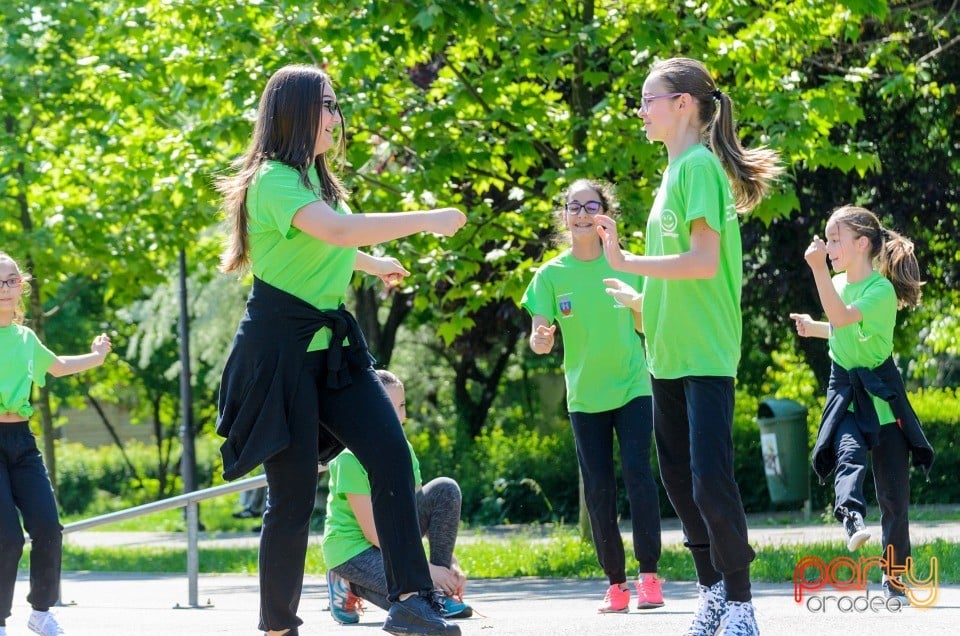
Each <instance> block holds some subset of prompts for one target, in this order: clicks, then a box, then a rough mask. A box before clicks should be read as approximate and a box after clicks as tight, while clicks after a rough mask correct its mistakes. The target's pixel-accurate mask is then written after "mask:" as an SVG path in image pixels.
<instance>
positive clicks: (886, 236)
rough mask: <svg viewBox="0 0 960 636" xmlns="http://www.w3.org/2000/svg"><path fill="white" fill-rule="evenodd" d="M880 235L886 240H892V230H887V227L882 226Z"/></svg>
mask: <svg viewBox="0 0 960 636" xmlns="http://www.w3.org/2000/svg"><path fill="white" fill-rule="evenodd" d="M880 237H881V238H882V239H883V240H884V241H889V240H890V232H888V231H887V228H885V227H882V228H880Z"/></svg>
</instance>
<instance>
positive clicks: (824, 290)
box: [803, 236, 863, 329]
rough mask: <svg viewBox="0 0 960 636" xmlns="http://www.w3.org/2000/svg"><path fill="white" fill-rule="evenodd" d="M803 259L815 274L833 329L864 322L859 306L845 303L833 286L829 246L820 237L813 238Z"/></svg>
mask: <svg viewBox="0 0 960 636" xmlns="http://www.w3.org/2000/svg"><path fill="white" fill-rule="evenodd" d="M803 258H804V259H805V260H806V261H807V265H809V266H810V271H812V272H813V280H814V282H816V284H817V294H818V295H819V296H820V304H821V305H823V313H825V314H826V315H827V320H829V321H830V324H832V325H833V328H834V329H837V328H839V327H846V326H847V325H852V324H855V323H858V322H860V321H861V320H863V313H862V312H861V311H860V310H859V309H858V308H857V306H856V305H847V304H846V303H844V302H843V299H842V298H840V294H839V293H837V290H836V288H835V287H834V286H833V281H832V280H831V279H830V270H829V269H828V268H827V246H826V244H825V243H824V242H823V241H822V240H820V237H819V236H814V237H813V241H812V242H811V243H810V246H809V247H807V251H806V252H805V253H804V255H803Z"/></svg>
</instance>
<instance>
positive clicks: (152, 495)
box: [56, 435, 222, 515]
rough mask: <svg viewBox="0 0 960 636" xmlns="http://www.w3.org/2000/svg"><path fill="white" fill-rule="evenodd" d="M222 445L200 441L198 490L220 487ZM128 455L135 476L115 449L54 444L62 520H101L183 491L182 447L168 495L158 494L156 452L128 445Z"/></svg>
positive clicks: (206, 438) (146, 446) (137, 444)
mask: <svg viewBox="0 0 960 636" xmlns="http://www.w3.org/2000/svg"><path fill="white" fill-rule="evenodd" d="M219 443H220V442H219V439H218V438H215V437H214V436H212V435H208V436H203V437H198V438H197V440H196V454H197V482H198V485H199V487H200V488H206V487H208V486H211V485H213V484H214V483H222V478H221V477H220V475H221V472H222V469H221V467H220V461H221V460H220V452H219ZM124 451H125V453H126V455H127V458H128V459H129V460H130V463H131V464H133V467H134V469H135V470H136V473H134V472H133V471H131V470H130V467H129V466H128V465H127V464H126V462H125V461H124V459H123V455H122V454H121V453H120V450H119V449H118V448H117V447H116V446H102V447H100V448H88V447H86V446H83V445H82V444H77V443H61V442H57V443H56V452H57V487H58V490H59V492H58V500H59V501H58V502H59V504H60V509H61V511H62V512H63V513H64V514H68V515H69V514H78V513H88V512H89V513H91V514H102V513H105V512H111V511H114V510H121V509H123V508H128V507H131V506H137V505H140V504H143V503H147V502H150V501H156V500H157V499H160V498H166V497H170V496H172V495H174V494H179V493H180V492H182V491H183V485H182V481H181V479H180V452H179V444H178V443H176V442H175V445H174V450H173V459H172V460H171V462H170V466H169V468H168V474H167V485H166V489H165V492H163V493H161V492H160V481H159V478H160V474H159V465H158V461H157V449H156V447H155V446H153V445H150V444H144V443H143V442H129V443H127V444H126V446H124Z"/></svg>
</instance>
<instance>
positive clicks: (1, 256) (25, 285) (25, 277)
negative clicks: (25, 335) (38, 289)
mask: <svg viewBox="0 0 960 636" xmlns="http://www.w3.org/2000/svg"><path fill="white" fill-rule="evenodd" d="M0 262H6V263H10V264H11V265H13V268H14V269H15V270H17V275H18V276H19V277H20V284H21V287H20V298H19V300H17V305H16V306H15V307H14V308H13V324H15V325H22V324H23V323H24V321H25V320H26V317H27V305H26V303H25V302H24V300H23V299H24V298H25V297H29V296H30V274H28V273H27V272H24V271H21V269H20V266H19V265H17V261H15V260H13V257H12V256H10V255H9V254H7V253H6V252H0Z"/></svg>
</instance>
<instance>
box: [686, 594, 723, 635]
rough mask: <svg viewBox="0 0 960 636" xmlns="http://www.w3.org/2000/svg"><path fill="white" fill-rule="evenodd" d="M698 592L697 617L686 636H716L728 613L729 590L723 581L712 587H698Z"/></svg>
mask: <svg viewBox="0 0 960 636" xmlns="http://www.w3.org/2000/svg"><path fill="white" fill-rule="evenodd" d="M697 591H698V592H699V596H700V598H699V601H698V602H697V615H696V616H694V618H693V622H692V623H691V624H690V627H688V628H687V631H686V632H684V636H714V634H716V633H717V629H718V628H719V627H720V621H721V620H723V617H724V616H725V615H726V613H727V588H726V587H725V586H724V584H723V581H717V582H716V583H714V584H713V585H711V586H710V587H707V586H706V585H697Z"/></svg>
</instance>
